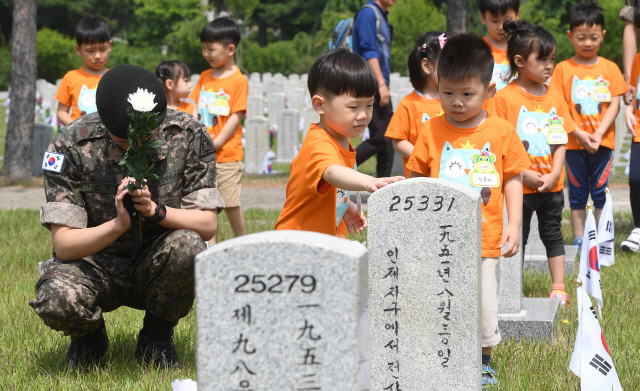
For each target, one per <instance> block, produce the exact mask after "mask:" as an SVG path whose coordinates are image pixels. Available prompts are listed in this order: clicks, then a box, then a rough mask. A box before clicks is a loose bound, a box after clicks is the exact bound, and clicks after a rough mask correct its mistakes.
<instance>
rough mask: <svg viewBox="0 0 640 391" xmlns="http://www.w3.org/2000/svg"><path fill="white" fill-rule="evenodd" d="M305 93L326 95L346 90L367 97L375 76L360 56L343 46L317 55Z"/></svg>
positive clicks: (340, 93) (341, 92)
mask: <svg viewBox="0 0 640 391" xmlns="http://www.w3.org/2000/svg"><path fill="white" fill-rule="evenodd" d="M307 86H308V87H309V93H310V94H311V96H314V95H315V94H317V93H320V94H324V95H327V97H328V98H332V97H334V96H338V95H342V94H347V95H350V96H352V97H354V98H369V97H373V96H375V94H376V91H377V87H376V78H375V76H374V75H373V71H372V70H371V67H370V66H369V63H368V62H367V61H366V60H365V59H364V58H362V56H360V55H358V54H355V53H351V52H350V51H349V50H347V49H336V50H332V51H330V52H328V53H325V54H323V55H321V56H320V57H318V58H317V59H316V61H315V62H314V63H313V65H312V66H311V69H310V70H309V78H308V80H307Z"/></svg>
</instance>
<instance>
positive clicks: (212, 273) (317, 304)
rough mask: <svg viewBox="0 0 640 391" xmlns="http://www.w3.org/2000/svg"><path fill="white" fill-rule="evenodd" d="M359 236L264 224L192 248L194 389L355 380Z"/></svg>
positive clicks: (361, 274) (331, 386)
mask: <svg viewBox="0 0 640 391" xmlns="http://www.w3.org/2000/svg"><path fill="white" fill-rule="evenodd" d="M366 263H367V254H366V249H365V248H364V246H362V245H360V244H359V243H354V242H349V241H346V240H343V239H338V238H336V237H331V236H329V235H322V234H318V233H312V232H302V231H271V232H263V233H259V234H253V235H248V236H244V237H242V238H236V239H232V240H228V241H226V242H223V243H221V244H219V245H217V246H215V247H213V248H212V249H210V250H208V251H206V252H204V253H201V254H199V255H198V256H197V258H196V297H197V300H196V306H197V308H196V325H197V327H196V337H197V339H196V342H197V349H196V354H197V372H198V389H199V390H205V391H208V390H215V391H235V390H238V391H240V390H249V389H252V390H327V391H328V390H348V391H356V390H359V385H360V382H359V379H358V373H359V362H358V360H359V356H360V354H359V336H358V322H359V316H360V313H361V311H362V309H363V306H364V302H365V301H366V291H367V287H366V281H367V278H366V273H367V272H366V268H367V266H366Z"/></svg>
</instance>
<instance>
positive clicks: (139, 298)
mask: <svg viewBox="0 0 640 391" xmlns="http://www.w3.org/2000/svg"><path fill="white" fill-rule="evenodd" d="M205 248H206V245H205V243H204V241H203V240H202V239H201V238H200V236H198V234H196V233H195V232H193V231H188V230H176V231H169V232H166V233H165V234H163V235H160V237H158V238H157V239H156V240H155V242H153V243H152V244H151V245H150V246H149V247H148V248H146V249H145V251H144V253H143V254H142V255H141V257H140V258H139V259H131V258H126V257H117V256H114V255H111V254H106V253H98V254H96V255H93V256H90V257H86V258H84V259H81V260H78V261H73V262H64V263H63V262H61V261H60V260H59V259H57V258H54V259H53V260H50V261H47V262H45V263H43V265H42V275H41V277H40V279H39V280H38V282H37V284H36V294H37V299H36V300H31V301H30V302H29V305H30V306H31V307H33V309H34V310H35V311H36V313H37V314H38V315H40V317H41V318H42V320H43V321H44V323H45V324H46V325H47V326H49V327H51V328H52V329H54V330H58V331H62V332H63V333H64V334H65V335H70V336H72V337H76V338H81V337H83V336H86V335H88V334H91V332H93V331H94V330H95V329H96V328H97V327H99V326H100V318H102V313H103V312H110V311H113V310H115V309H117V308H118V307H120V306H127V307H132V308H136V309H140V310H147V311H150V312H151V314H153V315H155V316H157V317H159V318H161V319H163V320H166V321H169V322H173V321H175V322H176V323H177V321H178V320H179V319H181V318H183V317H185V316H186V315H187V314H188V313H189V311H190V310H191V306H192V305H193V300H194V296H195V290H194V260H195V256H196V255H197V254H198V253H200V252H201V251H203V250H204V249H205ZM105 261H109V262H111V261H116V262H118V263H120V264H121V265H122V266H123V269H122V270H120V273H117V274H114V273H112V272H110V271H109V270H107V269H105V268H104V267H103V266H101V265H102V264H104V263H106V264H108V262H105Z"/></svg>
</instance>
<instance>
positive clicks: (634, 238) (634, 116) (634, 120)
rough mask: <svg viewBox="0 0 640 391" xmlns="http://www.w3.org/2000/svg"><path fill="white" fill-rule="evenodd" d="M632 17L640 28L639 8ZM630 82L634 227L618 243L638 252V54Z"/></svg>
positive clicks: (627, 118)
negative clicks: (633, 90)
mask: <svg viewBox="0 0 640 391" xmlns="http://www.w3.org/2000/svg"><path fill="white" fill-rule="evenodd" d="M633 19H634V21H633V22H634V24H635V26H636V28H637V29H640V8H636V9H635V15H634V18H633ZM630 83H631V85H632V86H635V87H636V93H635V94H634V96H633V102H632V104H630V105H629V106H628V107H627V110H626V111H625V119H626V123H627V129H628V130H629V133H631V135H632V136H633V142H632V144H631V158H630V159H629V201H630V204H631V213H632V214H633V226H634V228H633V230H632V231H631V234H630V235H629V237H628V238H627V239H626V240H625V241H623V242H622V243H620V249H621V250H622V251H633V252H635V253H637V252H640V88H638V87H640V54H637V55H636V56H635V58H634V59H633V65H632V66H631V78H630Z"/></svg>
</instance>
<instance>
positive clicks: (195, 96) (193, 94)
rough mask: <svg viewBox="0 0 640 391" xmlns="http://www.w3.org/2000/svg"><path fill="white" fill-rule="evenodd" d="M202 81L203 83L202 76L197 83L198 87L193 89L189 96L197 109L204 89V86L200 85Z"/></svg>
mask: <svg viewBox="0 0 640 391" xmlns="http://www.w3.org/2000/svg"><path fill="white" fill-rule="evenodd" d="M201 81H202V75H200V77H199V78H198V82H197V83H196V86H195V87H193V90H191V93H190V94H189V99H191V100H192V101H193V103H194V104H195V106H196V108H197V107H198V103H199V102H198V101H199V100H200V90H201V89H202V84H200V82H201Z"/></svg>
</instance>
